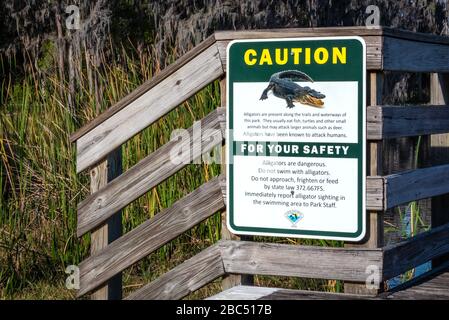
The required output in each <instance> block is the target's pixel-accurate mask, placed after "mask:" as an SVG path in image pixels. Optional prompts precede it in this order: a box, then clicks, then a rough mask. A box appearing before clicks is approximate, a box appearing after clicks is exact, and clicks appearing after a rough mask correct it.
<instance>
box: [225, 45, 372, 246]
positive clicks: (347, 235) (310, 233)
mask: <svg viewBox="0 0 449 320" xmlns="http://www.w3.org/2000/svg"><path fill="white" fill-rule="evenodd" d="M348 40H349V41H351V42H352V41H357V42H358V44H359V45H360V46H361V48H362V56H361V60H362V61H361V62H362V63H361V65H360V68H361V70H360V72H357V77H356V79H350V81H358V83H359V85H358V93H359V94H358V110H359V114H358V123H359V124H360V125H359V128H358V143H357V144H356V145H358V146H359V151H358V152H357V154H358V157H357V159H358V166H357V167H358V184H359V188H358V190H359V193H358V195H357V202H358V213H357V218H358V224H357V231H356V232H354V233H351V232H335V231H325V230H321V231H319V230H301V229H297V230H293V229H280V228H261V227H251V226H237V225H235V224H234V221H233V220H234V194H233V192H234V188H233V186H234V165H233V163H234V162H233V161H232V163H231V162H230V161H229V159H231V157H234V154H233V149H234V146H235V143H236V141H234V139H233V137H230V130H229V129H232V128H233V127H234V125H233V120H234V119H233V83H234V82H235V81H234V73H235V71H233V69H235V68H237V70H240V71H241V72H244V71H243V70H242V65H241V57H242V56H241V54H237V56H238V57H239V58H240V61H239V60H238V59H237V58H234V57H233V55H234V54H233V52H232V51H233V46H234V47H235V46H236V45H239V44H248V43H251V44H252V46H253V45H258V44H265V46H266V45H270V46H273V44H274V43H284V45H285V42H296V43H301V45H304V43H305V42H309V43H308V44H307V45H309V46H311V47H313V46H318V45H320V46H323V45H324V43H323V41H325V42H330V43H335V42H341V41H345V42H347V41H348ZM317 42H319V43H317ZM345 45H347V43H346V44H345ZM359 60H360V59H359ZM227 61H228V63H227V70H226V71H227V72H226V78H227V99H226V101H227V129H228V130H227V143H226V157H227V158H226V161H227V224H228V229H229V230H230V231H231V232H233V233H235V234H240V235H261V236H278V237H299V238H314V239H329V240H349V241H360V240H362V239H363V238H364V236H365V233H366V203H365V202H366V199H365V194H366V174H365V172H366V44H365V41H364V39H363V38H361V37H356V36H349V37H312V38H286V39H251V40H235V41H232V42H230V43H229V45H228V47H227ZM234 61H236V62H237V63H236V66H235V67H234V66H233V64H234ZM359 64H360V63H359ZM308 67H309V69H310V68H312V67H311V66H310V65H309V66H308ZM270 68H271V69H269V71H268V73H270V74H271V73H274V72H276V71H278V70H275V67H271V66H270ZM284 69H285V66H284ZM301 69H302V70H303V71H304V72H306V73H308V71H307V70H304V68H303V66H301ZM309 74H310V73H309ZM266 78H267V81H268V78H269V77H266ZM312 78H314V76H312ZM315 80H317V79H316V78H315ZM320 80H321V79H320ZM327 80H328V81H337V80H340V81H344V80H343V79H333V78H332V76H330V78H329V79H327ZM246 81H247V82H251V81H253V80H251V79H248V80H246ZM347 81H348V80H347ZM240 82H244V81H240ZM248 142H250V141H248ZM298 142H299V141H298ZM233 160H234V159H233Z"/></svg>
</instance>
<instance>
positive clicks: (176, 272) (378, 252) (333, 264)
mask: <svg viewBox="0 0 449 320" xmlns="http://www.w3.org/2000/svg"><path fill="white" fill-rule="evenodd" d="M447 239H449V224H447V225H444V226H441V227H438V228H435V229H432V230H430V231H427V232H425V233H422V234H420V235H418V236H415V237H413V238H411V239H409V240H406V241H403V242H400V243H398V244H395V245H392V246H388V247H385V248H383V249H363V248H328V247H315V246H300V245H287V244H273V243H260V242H247V241H230V240H226V241H223V240H221V241H219V242H218V243H216V244H215V245H213V246H211V247H209V248H208V249H206V250H204V251H203V252H201V253H200V254H198V255H196V256H194V257H192V258H190V259H189V260H187V261H185V262H183V263H181V264H180V265H178V266H177V267H175V268H174V269H172V270H171V271H169V272H167V273H166V274H164V275H163V276H161V277H160V278H158V279H156V280H154V281H153V282H151V283H149V284H147V285H145V286H144V287H142V288H140V289H139V290H137V291H136V292H134V293H132V294H131V295H130V296H128V297H127V299H181V298H183V297H185V296H186V295H188V294H190V293H192V292H193V291H195V290H197V289H199V288H201V287H202V286H204V285H205V284H207V283H208V282H210V281H213V280H214V279H217V278H218V277H221V276H223V275H226V274H258V275H277V276H291V277H301V278H318V279H339V280H348V281H360V282H364V281H366V279H367V273H366V270H367V268H368V267H370V268H373V267H376V268H378V271H379V274H380V275H381V278H382V280H383V281H385V280H388V279H391V278H393V277H395V276H397V275H400V274H402V273H404V272H406V271H408V270H410V269H412V268H414V267H416V266H418V265H420V264H422V263H425V262H427V261H429V260H431V259H433V258H435V257H438V256H440V255H442V254H445V253H447V252H449V242H448V241H447ZM208 264H210V265H208ZM281 290H282V289H281ZM297 293H298V292H297ZM299 293H300V292H299ZM319 294H321V293H319ZM344 296H345V295H342V296H340V297H341V298H344ZM347 297H349V296H347Z"/></svg>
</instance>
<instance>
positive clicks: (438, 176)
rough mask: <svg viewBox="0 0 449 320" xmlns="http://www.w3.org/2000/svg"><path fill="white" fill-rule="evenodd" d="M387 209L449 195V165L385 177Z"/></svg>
mask: <svg viewBox="0 0 449 320" xmlns="http://www.w3.org/2000/svg"><path fill="white" fill-rule="evenodd" d="M384 178H385V188H386V189H385V208H386V209H388V208H392V207H395V206H397V205H400V204H403V203H407V202H409V201H413V200H420V199H425V198H430V197H433V196H438V195H441V194H445V193H449V165H442V166H436V167H430V168H423V169H417V170H410V171H405V172H400V173H397V174H392V175H388V176H385V177H384Z"/></svg>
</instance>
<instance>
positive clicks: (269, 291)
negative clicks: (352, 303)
mask: <svg viewBox="0 0 449 320" xmlns="http://www.w3.org/2000/svg"><path fill="white" fill-rule="evenodd" d="M354 299H357V300H360V299H376V297H373V296H363V295H352V294H344V293H332V292H318V291H306V290H292V289H282V288H267V287H256V286H236V287H232V288H230V289H228V290H225V291H223V292H220V293H218V294H216V295H214V296H211V297H209V298H207V299H206V300H354Z"/></svg>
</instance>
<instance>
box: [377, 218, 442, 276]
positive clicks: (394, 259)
mask: <svg viewBox="0 0 449 320" xmlns="http://www.w3.org/2000/svg"><path fill="white" fill-rule="evenodd" d="M448 239H449V224H445V225H443V226H440V227H436V228H434V229H432V230H430V231H427V232H424V233H421V234H419V235H417V236H415V237H413V238H411V239H409V240H406V241H403V242H400V243H398V244H395V245H391V246H388V247H386V248H384V258H383V260H384V267H383V278H384V280H387V279H391V278H393V277H395V276H397V275H400V274H401V273H404V272H406V271H408V270H410V269H412V268H414V267H416V266H418V265H421V264H423V263H425V262H427V261H429V260H432V259H434V258H436V257H438V256H441V255H442V254H445V253H448V252H449V241H448Z"/></svg>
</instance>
